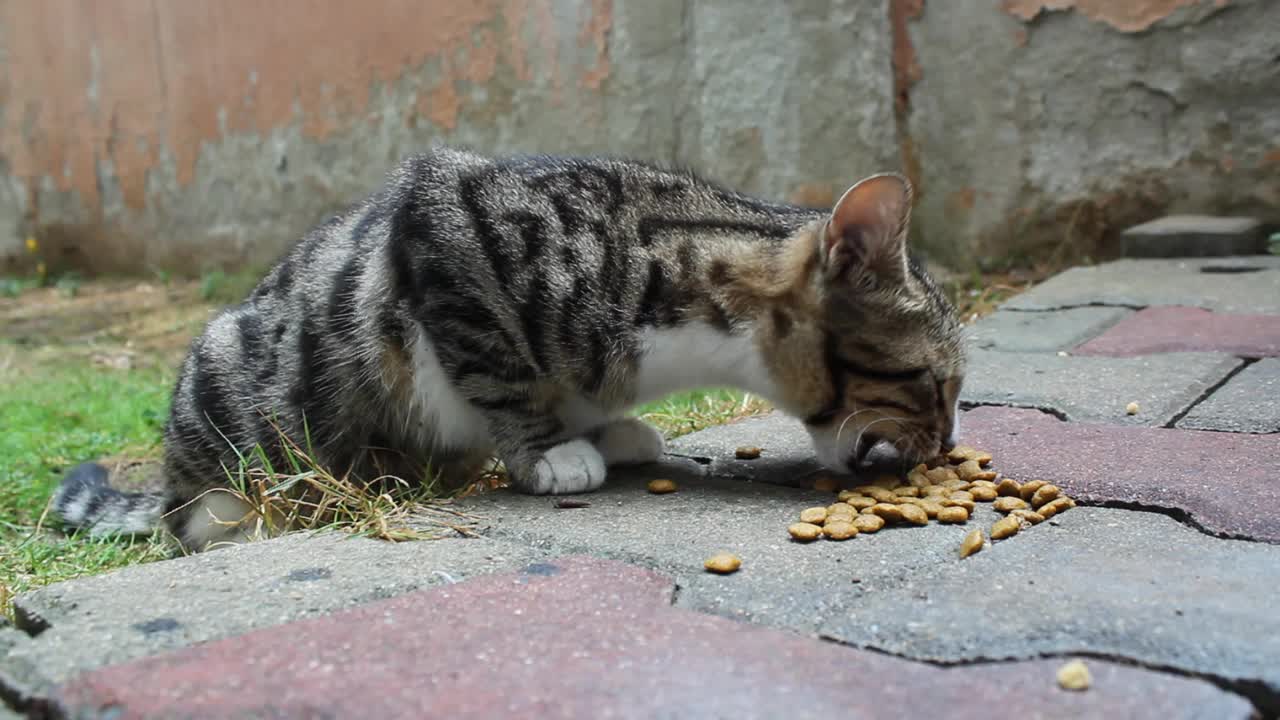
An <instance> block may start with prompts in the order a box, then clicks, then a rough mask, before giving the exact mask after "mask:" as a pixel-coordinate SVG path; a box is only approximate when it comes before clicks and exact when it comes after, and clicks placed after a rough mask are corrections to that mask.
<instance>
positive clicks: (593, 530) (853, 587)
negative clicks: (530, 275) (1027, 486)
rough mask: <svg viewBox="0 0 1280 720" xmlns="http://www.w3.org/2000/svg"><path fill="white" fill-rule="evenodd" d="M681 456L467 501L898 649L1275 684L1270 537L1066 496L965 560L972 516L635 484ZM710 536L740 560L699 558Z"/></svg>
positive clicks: (535, 542)
mask: <svg viewBox="0 0 1280 720" xmlns="http://www.w3.org/2000/svg"><path fill="white" fill-rule="evenodd" d="M679 473H680V469H679V467H666V466H656V467H653V468H650V469H648V470H646V471H643V472H636V473H623V474H620V475H619V476H618V477H615V478H613V479H612V480H611V481H610V482H609V483H608V484H607V485H606V486H605V488H603V489H602V490H601V491H600V492H598V493H596V494H594V495H592V496H590V499H591V502H592V505H591V507H589V508H584V509H582V510H577V511H573V513H566V512H560V513H548V512H547V511H546V509H545V507H546V506H545V502H539V500H538V499H537V498H529V497H526V496H519V495H515V494H513V493H507V492H499V493H492V494H487V495H482V496H478V497H473V498H469V499H468V500H467V501H466V503H467V506H472V507H475V509H476V511H477V513H478V514H481V515H483V516H485V517H488V518H490V519H491V520H492V525H491V526H490V527H488V528H487V529H486V530H485V532H486V533H487V534H488V535H489V536H491V537H494V538H497V539H502V540H509V541H516V542H520V543H527V544H530V545H532V546H534V547H536V548H538V549H539V550H542V551H545V552H547V553H548V554H567V553H590V554H592V555H603V556H605V557H610V558H615V559H619V560H623V561H626V562H629V563H634V564H638V565H644V566H647V567H651V568H655V569H659V570H661V571H663V572H666V573H668V574H671V575H672V576H674V577H675V578H676V581H677V584H678V586H679V588H680V592H679V594H678V596H677V601H676V602H677V604H678V605H680V606H682V607H686V608H690V609H695V610H700V611H708V612H713V613H716V614H719V615H723V616H726V617H731V618H735V619H740V620H748V621H753V622H760V623H764V624H768V625H773V626H778V627H786V628H790V629H792V630H796V631H800V632H805V633H815V632H816V633H819V634H822V635H826V636H829V637H833V638H836V639H839V640H842V641H846V642H850V643H852V644H854V645H857V646H860V647H868V648H874V649H879V650H885V651H887V652H891V653H893V654H897V655H900V656H902V657H907V658H916V659H926V660H942V661H947V662H961V661H970V660H975V661H976V660H994V659H1015V658H1033V657H1040V656H1042V655H1058V654H1064V653H1085V654H1088V653H1099V654H1106V655H1110V656H1115V657H1120V658H1130V659H1136V660H1141V661H1142V662H1145V663H1149V664H1151V665H1154V666H1160V667H1174V668H1178V669H1180V670H1183V671H1186V672H1195V673H1206V674H1212V675H1218V676H1221V677H1225V678H1230V679H1233V680H1237V681H1248V680H1252V681H1257V682H1260V683H1265V684H1266V686H1267V687H1268V688H1270V689H1271V691H1272V692H1276V693H1280V643H1277V642H1272V641H1267V642H1259V640H1258V639H1259V638H1274V637H1280V615H1275V614H1274V613H1271V612H1270V609H1269V608H1268V607H1267V606H1266V603H1262V602H1259V598H1262V597H1266V596H1267V595H1268V593H1271V592H1272V589H1273V588H1274V587H1276V586H1277V585H1278V584H1280V546H1274V545H1267V544H1261V543H1251V542H1245V541H1232V540H1221V539H1217V538H1213V537H1210V536H1207V535H1204V534H1202V533H1200V532H1197V531H1196V530H1193V529H1191V528H1189V527H1187V526H1184V525H1182V524H1179V523H1178V522H1176V521H1174V520H1172V519H1170V518H1168V517H1166V516H1164V515H1159V514H1154V513H1143V512H1136V511H1128V510H1113V509H1103V508H1076V509H1074V510H1071V511H1068V512H1066V513H1063V514H1062V515H1060V516H1059V517H1058V518H1055V519H1054V520H1053V521H1051V523H1049V524H1042V525H1040V526H1037V527H1035V528H1031V529H1030V530H1027V531H1025V532H1023V533H1021V534H1019V535H1018V536H1016V537H1014V538H1012V539H1010V540H1008V541H1002V542H1000V543H997V544H996V545H995V546H994V547H990V548H987V549H986V550H984V551H983V552H982V553H979V554H978V555H977V556H975V557H972V558H969V559H967V560H964V561H961V560H960V559H959V557H958V555H957V548H958V546H959V543H960V540H961V538H962V537H963V536H964V535H965V533H966V532H968V531H969V530H970V529H972V528H973V527H984V528H989V527H990V525H991V523H992V522H994V521H995V519H997V517H999V516H998V514H997V513H995V512H994V511H993V510H991V508H990V506H989V505H986V504H982V505H979V506H978V509H977V512H976V513H975V516H974V518H973V519H972V520H971V521H970V522H969V523H968V524H967V525H964V526H946V525H939V524H936V523H933V524H930V525H929V526H927V527H921V528H915V527H911V528H886V529H885V530H882V531H880V532H879V533H876V534H874V535H864V536H859V537H857V538H854V539H852V540H848V541H845V542H831V541H819V542H815V543H811V544H800V543H796V542H793V541H791V540H790V539H789V537H788V536H787V534H786V530H785V528H786V526H787V525H788V524H790V523H791V522H794V520H795V517H796V516H797V515H798V514H799V511H800V510H801V509H803V508H805V507H808V506H812V505H818V504H827V503H828V502H829V501H830V500H831V499H832V496H831V495H830V494H827V493H816V492H814V491H811V490H804V489H798V488H786V487H777V486H770V485H766V484H759V483H742V482H740V481H733V480H724V479H716V478H706V477H704V476H702V475H701V473H694V474H690V475H688V476H686V477H682V478H680V479H679V482H680V483H681V489H680V490H679V491H678V492H676V493H673V494H670V495H661V496H654V495H650V494H648V493H646V492H645V491H644V489H643V488H644V483H645V482H646V481H647V479H648V478H650V477H652V476H653V475H655V474H663V475H666V476H673V475H675V476H679ZM716 552H732V553H735V554H737V555H738V556H739V557H741V558H742V559H743V566H742V569H741V570H740V571H738V572H737V573H734V574H733V575H728V576H720V575H713V574H709V573H706V572H704V571H703V570H702V561H703V560H704V559H705V558H706V557H708V556H709V555H711V554H713V553H716Z"/></svg>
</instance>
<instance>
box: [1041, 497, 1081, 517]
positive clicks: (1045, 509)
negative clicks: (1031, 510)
mask: <svg viewBox="0 0 1280 720" xmlns="http://www.w3.org/2000/svg"><path fill="white" fill-rule="evenodd" d="M1075 506H1076V501H1075V500H1072V499H1071V498H1069V497H1060V498H1057V499H1056V500H1050V501H1049V502H1047V503H1045V504H1044V505H1041V506H1040V507H1038V508H1036V512H1038V513H1040V515H1041V516H1042V517H1044V518H1046V519H1048V518H1051V517H1053V516H1054V515H1057V514H1058V513H1060V512H1062V511H1064V510H1068V509H1070V508H1073V507H1075Z"/></svg>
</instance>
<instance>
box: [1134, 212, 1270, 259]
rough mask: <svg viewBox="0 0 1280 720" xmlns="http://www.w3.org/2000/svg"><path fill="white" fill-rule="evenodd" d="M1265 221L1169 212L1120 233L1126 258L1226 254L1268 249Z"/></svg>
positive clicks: (1250, 252) (1217, 255) (1250, 253)
mask: <svg viewBox="0 0 1280 720" xmlns="http://www.w3.org/2000/svg"><path fill="white" fill-rule="evenodd" d="M1263 229H1264V228H1263V226H1262V223H1261V222H1260V221H1259V220H1257V219H1256V218H1251V217H1217V216H1213V215H1167V216H1165V217H1162V218H1158V219H1156V220H1152V221H1150V222H1145V223H1142V224H1141V225H1135V226H1134V227H1131V228H1129V229H1128V230H1125V231H1124V232H1123V233H1121V234H1120V254H1121V255H1123V256H1125V257H1149V258H1150V257H1158V258H1174V257H1223V256H1231V255H1253V254H1257V253H1263V252H1266V249H1267V238H1266V235H1265V234H1264V233H1263Z"/></svg>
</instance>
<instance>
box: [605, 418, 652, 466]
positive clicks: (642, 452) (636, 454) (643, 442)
mask: <svg viewBox="0 0 1280 720" xmlns="http://www.w3.org/2000/svg"><path fill="white" fill-rule="evenodd" d="M666 447H667V443H666V441H665V440H663V439H662V433H660V432H658V430H657V429H656V428H654V427H653V426H652V425H649V424H648V423H646V422H644V421H643V420H641V419H639V418H624V419H622V420H614V421H613V422H611V423H609V424H608V425H605V426H604V427H602V428H600V437H599V439H597V440H596V449H597V450H599V451H600V454H601V455H603V456H604V462H605V464H606V465H609V466H613V465H641V464H643V463H651V462H656V461H657V460H658V458H660V457H662V452H663V451H664V450H665V449H666Z"/></svg>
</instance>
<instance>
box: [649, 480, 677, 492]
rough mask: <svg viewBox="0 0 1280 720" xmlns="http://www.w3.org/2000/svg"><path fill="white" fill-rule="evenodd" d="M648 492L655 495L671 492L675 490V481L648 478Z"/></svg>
mask: <svg viewBox="0 0 1280 720" xmlns="http://www.w3.org/2000/svg"><path fill="white" fill-rule="evenodd" d="M648 487H649V492H651V493H653V494H655V495H662V494H664V493H673V492H675V491H676V483H675V481H674V480H650V481H649V486H648Z"/></svg>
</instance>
